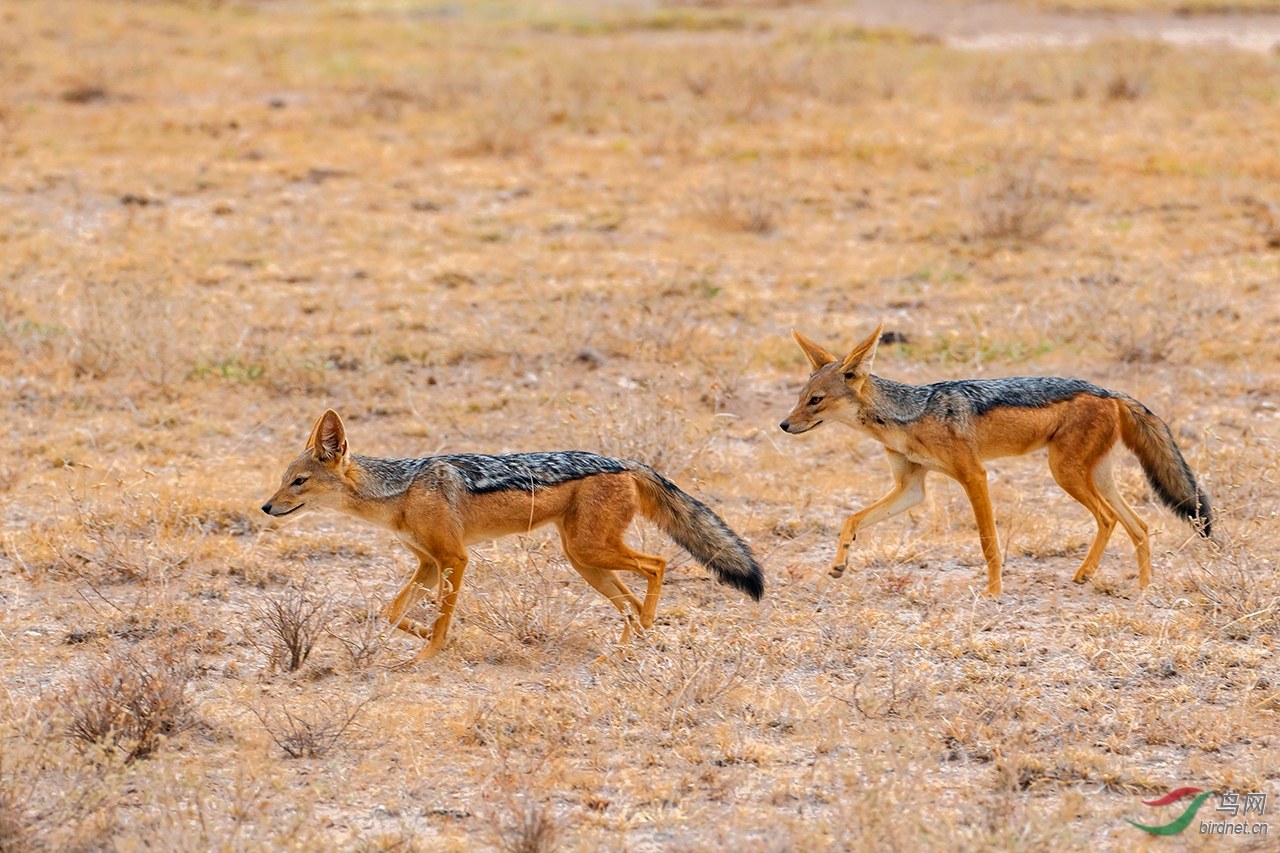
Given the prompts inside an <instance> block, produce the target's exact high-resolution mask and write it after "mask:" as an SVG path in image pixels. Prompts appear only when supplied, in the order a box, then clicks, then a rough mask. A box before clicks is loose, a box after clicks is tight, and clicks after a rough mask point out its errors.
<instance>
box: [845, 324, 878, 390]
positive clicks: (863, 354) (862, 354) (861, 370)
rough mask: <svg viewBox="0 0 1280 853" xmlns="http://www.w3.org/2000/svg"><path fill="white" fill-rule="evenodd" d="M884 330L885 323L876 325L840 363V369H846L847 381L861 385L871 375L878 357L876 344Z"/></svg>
mask: <svg viewBox="0 0 1280 853" xmlns="http://www.w3.org/2000/svg"><path fill="white" fill-rule="evenodd" d="M883 331H884V323H881V324H880V325H879V326H876V330H875V331H874V332H872V333H871V336H870V337H868V338H867V339H866V340H865V341H863V342H862V343H860V344H858V345H857V346H856V347H854V348H853V352H851V353H849V354H848V355H847V356H845V359H844V361H842V362H841V363H840V369H841V370H843V371H844V378H845V381H846V382H853V383H856V384H857V385H858V386H861V385H862V383H863V382H864V381H865V380H866V378H867V377H868V376H870V375H871V364H872V362H874V361H875V359H876V345H877V344H879V343H880V333H881V332H883Z"/></svg>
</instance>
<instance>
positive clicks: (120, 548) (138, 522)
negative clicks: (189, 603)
mask: <svg viewBox="0 0 1280 853" xmlns="http://www.w3.org/2000/svg"><path fill="white" fill-rule="evenodd" d="M55 501H56V498H55ZM67 503H68V505H69V509H70V512H69V513H66V514H62V513H59V514H58V515H57V516H56V517H55V522H54V523H53V525H52V526H50V527H48V528H46V529H44V530H42V531H40V532H39V533H38V534H37V538H38V539H39V540H41V544H43V545H45V546H46V547H47V548H48V549H49V551H50V552H51V553H52V555H53V557H54V564H55V565H56V566H57V567H59V568H61V569H63V570H65V571H68V572H71V573H72V574H74V575H77V576H79V577H86V576H92V577H96V578H103V579H106V580H110V581H116V582H130V581H138V582H143V583H147V582H154V581H157V580H160V579H162V578H163V577H164V576H165V575H167V574H169V573H171V572H173V571H174V570H176V569H177V568H178V567H179V566H181V565H182V564H183V563H185V562H186V561H187V558H188V557H189V556H190V555H191V552H192V550H193V549H194V548H195V547H196V545H197V540H198V539H199V533H200V531H199V530H198V529H197V526H196V524H195V520H194V519H193V518H192V517H191V516H190V515H189V513H188V511H187V508H186V507H185V506H183V505H182V504H181V503H180V502H178V501H173V500H169V501H165V500H163V499H161V498H160V497H159V496H158V495H156V494H148V495H138V494H133V493H130V492H122V493H120V494H118V495H116V496H115V498H114V500H111V501H107V500H103V499H101V498H99V497H93V498H89V497H86V496H85V495H83V494H81V493H80V492H79V491H78V490H77V489H76V488H75V487H74V486H72V487H70V488H69V489H68V491H67ZM55 506H56V503H55ZM90 570H92V571H90Z"/></svg>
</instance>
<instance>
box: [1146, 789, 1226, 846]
mask: <svg viewBox="0 0 1280 853" xmlns="http://www.w3.org/2000/svg"><path fill="white" fill-rule="evenodd" d="M1192 794H1199V795H1200V796H1198V797H1196V798H1195V799H1194V800H1192V801H1191V805H1189V806H1187V810H1186V811H1184V812H1183V813H1182V814H1180V815H1178V817H1177V818H1176V819H1175V820H1173V821H1171V822H1169V823H1166V824H1164V825H1163V826H1145V825H1143V824H1141V823H1138V822H1137V821H1133V820H1129V818H1125V821H1127V822H1128V823H1131V824H1133V825H1134V826H1136V827H1138V829H1141V830H1142V831H1143V832H1149V833H1151V834H1152V835H1177V834H1178V833H1179V832H1182V830H1184V829H1186V828H1187V827H1188V826H1190V825H1191V821H1192V820H1193V819H1195V816H1196V812H1198V811H1199V810H1200V806H1201V805H1202V804H1203V803H1204V801H1205V800H1207V799H1209V797H1211V796H1213V792H1212V791H1202V790H1201V789H1199V788H1178V789H1177V790H1176V791H1170V792H1169V793H1167V794H1165V795H1164V796H1163V797H1161V798H1159V799H1158V800H1143V801H1142V804H1143V805H1144V806H1167V805H1169V804H1170V803H1176V802H1177V801H1178V800H1180V799H1182V798H1183V797H1189V796H1191V795H1192Z"/></svg>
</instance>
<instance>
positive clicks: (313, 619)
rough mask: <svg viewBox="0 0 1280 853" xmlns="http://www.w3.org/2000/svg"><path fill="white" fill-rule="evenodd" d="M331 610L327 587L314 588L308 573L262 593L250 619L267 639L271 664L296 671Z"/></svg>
mask: <svg viewBox="0 0 1280 853" xmlns="http://www.w3.org/2000/svg"><path fill="white" fill-rule="evenodd" d="M332 617H333V611H332V608H331V606H330V603H329V595H328V591H327V590H323V589H321V590H317V589H315V587H314V585H313V583H312V581H311V578H310V576H309V575H308V576H306V577H304V578H303V579H302V580H301V581H299V582H297V583H290V584H289V585H287V586H286V587H285V588H284V589H282V590H280V591H279V592H276V593H266V594H264V595H263V596H262V597H261V599H260V600H259V602H258V604H257V607H256V608H255V610H254V621H255V622H256V623H257V624H258V626H259V628H260V629H261V630H263V631H264V632H265V633H266V634H267V635H268V636H269V637H270V639H271V646H270V651H269V652H268V655H269V657H270V658H271V663H272V666H273V667H274V666H277V665H279V666H281V667H283V668H284V669H285V670H287V671H288V672H296V671H297V670H298V669H300V668H301V667H302V665H303V664H304V663H306V661H307V657H308V656H310V654H311V650H312V649H314V648H315V645H316V643H317V642H319V640H320V637H321V636H323V635H324V634H325V633H326V632H327V629H328V625H329V621H330V620H331V619H332Z"/></svg>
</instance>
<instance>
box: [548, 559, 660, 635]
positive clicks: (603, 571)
mask: <svg viewBox="0 0 1280 853" xmlns="http://www.w3.org/2000/svg"><path fill="white" fill-rule="evenodd" d="M564 551H565V556H567V557H568V558H569V563H570V564H571V565H572V566H573V568H574V569H576V570H577V572H578V574H580V575H582V579H583V580H585V581H586V582H587V583H589V584H591V586H592V588H593V589H595V591H596V592H598V593H600V594H601V595H603V596H604V597H605V598H607V599H609V602H610V603H611V604H612V605H613V606H614V607H616V608H617V609H618V613H619V614H621V615H622V619H623V625H622V637H621V639H619V640H618V642H619V643H626V642H628V641H630V639H631V631H632V629H633V628H634V629H635V630H636V631H637V632H643V631H644V629H645V627H646V626H645V625H644V624H643V623H642V621H641V615H642V614H643V612H644V605H643V604H642V603H641V602H640V599H638V598H636V596H635V594H634V593H632V592H631V590H629V589H627V586H626V584H624V583H623V582H622V579H621V578H619V577H618V574H617V572H615V571H613V570H612V569H610V568H607V567H606V566H604V565H601V564H600V563H601V562H603V561H602V560H600V556H601V555H599V554H596V553H591V552H587V553H586V554H584V553H583V552H582V551H580V550H578V549H577V548H575V547H573V546H572V545H570V543H569V541H568V539H567V537H565V549H564ZM646 597H647V596H646Z"/></svg>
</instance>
